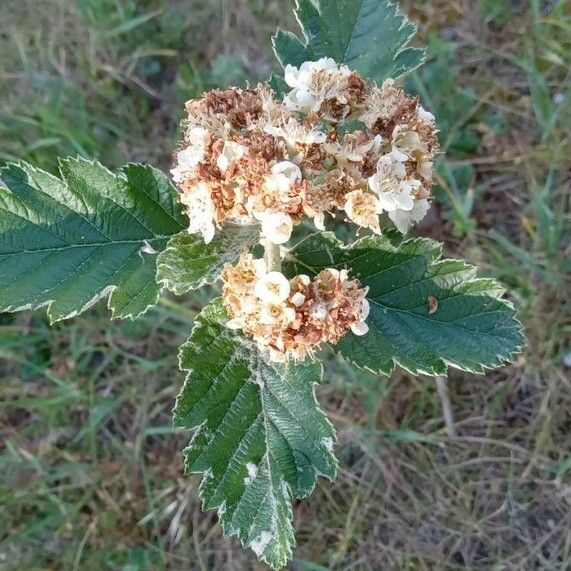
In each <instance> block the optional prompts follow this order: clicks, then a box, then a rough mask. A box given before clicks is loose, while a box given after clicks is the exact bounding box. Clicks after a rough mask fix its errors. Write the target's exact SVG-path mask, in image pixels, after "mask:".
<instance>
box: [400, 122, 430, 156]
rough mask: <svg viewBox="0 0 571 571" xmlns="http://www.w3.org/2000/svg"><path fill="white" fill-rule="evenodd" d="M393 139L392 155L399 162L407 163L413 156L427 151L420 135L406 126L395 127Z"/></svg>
mask: <svg viewBox="0 0 571 571" xmlns="http://www.w3.org/2000/svg"><path fill="white" fill-rule="evenodd" d="M392 139H393V151H392V155H393V157H394V158H395V160H397V161H401V162H405V161H407V160H408V159H409V158H410V157H411V156H412V155H415V154H419V153H424V152H425V151H426V145H425V144H424V143H423V142H422V140H421V139H420V135H419V134H418V133H417V132H416V131H411V130H410V129H409V128H408V127H406V126H404V125H397V126H396V127H395V130H394V131H393V136H392Z"/></svg>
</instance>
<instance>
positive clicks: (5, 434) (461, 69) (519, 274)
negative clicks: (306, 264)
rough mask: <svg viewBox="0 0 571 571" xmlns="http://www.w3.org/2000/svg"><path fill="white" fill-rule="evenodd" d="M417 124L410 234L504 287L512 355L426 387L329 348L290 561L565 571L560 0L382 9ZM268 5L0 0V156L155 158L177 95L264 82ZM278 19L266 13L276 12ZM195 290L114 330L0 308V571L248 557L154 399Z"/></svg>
mask: <svg viewBox="0 0 571 571" xmlns="http://www.w3.org/2000/svg"><path fill="white" fill-rule="evenodd" d="M405 4H408V7H409V8H410V9H411V14H412V16H413V17H414V18H415V19H417V20H418V21H419V22H420V23H421V30H420V41H423V42H427V43H428V45H429V47H430V49H429V61H428V63H427V65H426V66H425V68H423V70H421V71H420V72H419V73H418V74H416V75H415V76H413V77H412V78H410V81H409V85H410V88H411V89H414V90H415V91H417V92H418V93H419V94H421V96H422V97H423V98H424V99H425V100H426V103H427V106H428V107H430V108H431V109H432V110H434V111H435V112H436V114H437V115H438V121H439V125H440V126H441V128H442V133H441V137H442V144H443V146H444V148H446V150H447V154H446V159H445V160H442V161H441V165H440V167H439V173H440V175H439V177H440V178H439V183H440V184H439V190H438V198H439V206H438V208H437V209H434V215H433V216H432V217H430V218H429V219H427V221H426V222H425V224H423V226H422V227H421V228H419V232H420V233H421V234H423V235H429V236H433V237H436V238H437V239H440V240H443V241H444V243H445V246H446V250H447V253H448V254H449V255H451V256H463V257H466V258H468V259H469V260H470V261H471V262H473V263H475V264H477V265H478V266H480V267H481V268H482V271H483V273H485V274H487V275H490V276H494V277H497V278H499V279H501V280H502V281H503V282H504V283H505V284H506V286H507V288H508V292H509V293H508V295H509V297H510V298H511V299H513V301H514V302H515V303H516V305H517V306H518V308H520V311H521V316H522V320H523V322H524V326H525V329H526V333H527V336H528V340H529V347H528V349H527V351H526V352H525V354H524V355H522V356H521V357H520V358H519V359H518V361H517V362H516V363H515V364H514V365H512V366H510V367H505V368H504V369H502V370H499V371H494V372H490V373H488V374H487V375H486V376H484V377H480V376H474V375H469V374H465V373H461V372H457V371H453V372H452V373H451V374H450V378H449V389H450V393H451V395H450V396H451V402H452V406H453V413H454V418H455V424H456V431H457V436H456V437H453V438H452V437H449V436H448V435H447V433H446V430H445V427H444V421H443V418H442V411H441V407H440V401H439V399H438V396H437V392H436V387H435V384H434V382H433V381H432V380H431V379H428V378H411V377H410V376H409V375H407V374H406V373H404V372H397V373H395V375H394V376H393V378H391V379H390V380H388V379H383V378H378V377H375V376H373V375H364V374H357V373H355V372H354V371H353V370H352V369H350V368H348V367H345V366H344V365H343V364H340V363H339V362H337V361H335V360H334V359H333V358H330V359H329V360H328V361H327V364H326V373H327V374H326V376H325V378H326V382H325V383H324V385H323V386H322V387H321V389H320V391H319V399H320V402H321V403H322V404H323V406H324V407H325V408H326V410H327V412H328V414H329V415H330V417H331V418H332V419H333V421H334V422H335V424H336V427H337V429H338V431H339V445H338V446H337V453H338V455H339V457H340V460H341V468H340V474H339V478H338V480H337V481H336V482H335V483H333V484H331V483H327V482H320V484H319V485H318V488H317V490H316V493H315V494H314V496H312V498H311V499H309V500H307V501H304V502H300V503H299V504H297V505H296V507H295V518H296V520H295V521H296V527H297V537H298V543H299V547H298V549H297V551H296V554H295V555H296V558H295V560H294V562H293V563H292V566H291V568H292V569H298V570H303V571H315V570H323V569H335V570H337V569H339V570H340V569H343V570H345V569H347V570H348V569H365V570H369V569H370V570H378V569H383V570H385V569H387V570H390V569H403V570H413V569H414V570H416V569H439V570H440V569H510V570H511V569H514V570H515V569H556V570H566V569H569V568H570V567H571V535H570V534H569V529H570V525H571V436H570V433H571V380H570V374H569V373H570V368H569V367H568V366H565V360H566V359H567V360H568V359H569V355H570V352H571V316H570V314H569V301H570V291H571V283H570V282H571V280H570V279H569V276H570V272H571V265H570V263H569V260H570V259H571V256H570V254H571V243H570V228H571V214H570V212H571V210H570V204H569V200H570V198H569V197H570V192H569V191H570V184H571V182H570V175H571V166H570V165H571V162H570V159H569V157H570V156H571V144H570V127H569V126H570V125H571V88H570V86H571V79H570V72H569V69H571V41H570V39H569V38H570V37H571V34H570V31H571V2H569V0H559V1H556V0H554V1H550V2H539V0H530V1H529V2H511V1H507V0H501V1H496V2H489V1H487V0H479V1H477V2H476V1H469V0H460V1H452V0H437V1H435V2H429V1H428V0H426V1H424V0H422V1H420V2H414V3H413V2H408V3H407V2H405ZM289 6H290V3H289V2H287V1H286V0H279V1H278V0H274V1H272V2H269V3H268V2H263V1H262V0H250V1H246V0H240V1H236V2H228V1H226V0H219V1H216V2H211V1H207V0H184V1H183V0H175V1H172V2H166V0H144V1H140V2H134V1H129V0H102V1H99V0H97V1H95V0H77V2H71V1H70V0H34V1H32V0H4V1H3V2H2V4H1V5H0V160H11V159H16V158H23V159H26V160H30V161H32V162H34V163H36V164H38V165H41V166H44V167H46V168H49V169H53V168H54V166H55V165H56V158H57V156H60V155H66V154H77V153H79V154H83V155H85V156H95V157H98V158H100V159H101V160H102V161H104V162H105V163H106V164H109V165H111V166H113V165H118V164H121V163H124V162H126V161H129V160H145V161H146V160H148V161H151V162H153V163H154V164H157V165H159V166H162V167H164V168H167V167H168V164H169V161H170V153H171V149H172V147H173V141H175V140H176V132H177V123H178V120H179V118H180V115H181V110H182V103H183V101H184V100H186V99H188V98H191V97H193V96H195V95H196V94H198V93H199V92H201V91H202V90H203V89H208V88H210V87H212V86H214V85H220V84H222V85H223V84H233V83H242V82H244V81H246V80H248V79H250V80H256V78H264V77H267V75H268V72H269V69H270V68H271V66H272V65H273V62H272V59H271V55H270V54H269V50H268V45H269V44H268V41H267V40H268V38H269V35H270V34H271V32H272V30H273V29H274V27H275V26H276V25H277V24H281V25H282V26H284V27H288V26H289V27H291V26H292V25H293V24H292V19H291V15H290V14H289ZM286 8H287V9H286ZM207 295H208V294H207V293H205V294H201V296H202V297H201V296H194V297H191V298H188V299H186V300H183V303H182V304H179V303H178V302H176V303H175V302H173V301H172V300H170V299H165V300H164V301H163V302H162V303H161V304H160V305H159V306H158V307H157V308H155V309H154V310H153V311H152V312H150V313H149V314H148V315H147V316H145V317H144V318H143V319H142V320H141V321H139V322H136V323H131V322H128V321H125V322H114V323H111V324H110V323H109V321H108V316H107V313H106V311H105V310H104V309H103V308H101V307H99V308H96V309H93V310H91V311H90V312H89V313H88V314H86V315H84V316H82V317H80V318H76V319H73V320H71V321H69V322H67V323H64V324H59V325H57V326H55V327H52V328H50V327H48V326H47V325H46V321H45V319H44V318H43V316H42V315H41V314H35V315H33V314H30V313H23V314H18V315H15V316H8V315H6V316H0V378H1V381H0V569H2V570H4V569H6V570H12V569H14V570H16V569H17V570H18V571H20V570H36V569H81V570H91V569H93V570H99V569H125V570H129V571H135V570H150V569H173V570H178V569H180V570H182V569H197V570H207V569H208V570H209V569H235V570H243V569H262V568H263V566H261V565H259V564H258V563H256V562H255V560H254V558H253V556H252V555H251V554H250V553H247V552H243V551H241V550H240V549H239V546H238V543H237V541H236V540H235V539H231V540H227V539H224V538H223V537H222V535H221V531H220V528H219V526H218V525H217V523H216V517H215V515H214V514H213V513H211V512H209V513H202V512H201V511H200V509H199V503H198V501H197V495H196V486H197V480H196V479H193V478H191V479H188V478H185V477H183V476H182V455H181V450H182V448H183V447H184V445H185V443H186V441H187V439H188V435H185V434H181V433H178V432H174V431H173V429H172V428H171V425H170V410H171V408H172V404H173V400H174V397H175V395H176V393H177V391H178V389H179V387H180V384H181V377H180V374H179V373H177V371H176V353H177V347H178V345H179V344H180V343H181V342H182V341H183V340H184V339H185V338H186V337H187V336H188V332H189V330H190V328H191V327H192V321H193V317H194V315H195V314H196V311H197V310H198V308H199V307H200V306H201V305H202V303H203V301H204V299H205V298H206V297H207Z"/></svg>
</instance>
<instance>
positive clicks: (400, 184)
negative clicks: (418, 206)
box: [369, 174, 420, 214]
mask: <svg viewBox="0 0 571 571" xmlns="http://www.w3.org/2000/svg"><path fill="white" fill-rule="evenodd" d="M419 186H420V182H419V181H417V180H414V179H413V180H404V181H399V180H397V179H394V178H388V179H383V178H382V177H381V176H380V175H378V174H377V175H373V176H372V177H370V178H369V188H370V189H371V190H372V191H373V192H374V193H376V195H377V197H378V208H379V209H378V210H377V213H378V214H380V213H381V212H394V211H395V210H412V207H413V206H414V199H413V197H412V192H413V190H416V189H417V188H418V187H419Z"/></svg>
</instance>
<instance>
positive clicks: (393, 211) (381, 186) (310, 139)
mask: <svg viewBox="0 0 571 571" xmlns="http://www.w3.org/2000/svg"><path fill="white" fill-rule="evenodd" d="M285 79H286V82H287V84H288V85H289V86H290V87H291V90H290V92H289V93H287V94H286V96H285V98H284V100H283V101H279V100H278V99H277V98H276V97H275V95H274V93H273V92H272V90H271V89H270V88H269V86H267V85H263V84H261V85H258V86H257V87H255V88H249V89H226V90H214V91H210V92H208V93H206V94H205V95H204V96H203V97H202V98H201V99H198V100H194V101H189V102H188V103H187V104H186V110H187V112H188V117H187V119H186V121H185V123H184V138H183V141H182V142H181V145H180V148H179V150H178V151H177V152H176V154H175V165H174V167H173V169H172V171H171V172H172V176H173V180H174V181H175V183H176V184H177V185H178V187H179V189H180V193H181V198H180V200H181V203H182V204H183V205H184V207H185V210H186V213H187V215H188V217H189V221H190V222H189V232H192V233H200V234H202V236H203V237H204V239H205V241H207V242H208V241H210V240H212V239H213V237H214V234H215V231H216V227H219V226H221V225H222V224H224V223H225V222H227V221H232V222H235V223H239V224H252V223H259V224H260V225H261V229H262V237H263V238H264V239H265V240H269V241H271V242H273V243H275V244H284V243H285V242H287V241H288V240H289V238H290V236H291V233H292V230H293V227H294V226H295V225H296V224H298V223H299V222H300V221H301V219H302V217H303V216H308V217H310V218H313V220H314V222H315V225H316V227H317V228H319V229H323V228H324V220H325V214H326V213H327V212H330V213H332V214H333V213H335V212H336V211H344V212H345V214H346V216H347V218H348V220H350V221H351V222H354V223H355V224H357V225H359V226H362V227H365V228H369V229H371V230H372V231H373V232H376V233H380V232H381V228H380V225H379V219H378V216H379V214H381V213H383V212H386V213H387V214H388V216H389V218H390V219H391V220H392V221H393V223H394V224H395V225H396V226H397V228H398V229H399V230H400V231H401V232H403V233H404V232H406V231H407V230H408V228H409V226H410V225H411V224H412V223H414V222H417V221H419V220H421V219H422V218H423V216H424V215H425V214H426V212H427V210H428V208H429V205H430V203H429V199H430V191H431V187H432V177H433V161H434V157H435V155H436V153H437V152H438V143H437V140H436V129H435V124H434V117H433V116H432V115H431V114H430V113H428V112H426V111H425V110H424V109H423V108H422V107H421V106H420V103H419V100H418V98H417V97H409V96H407V95H406V93H405V92H404V91H403V90H402V89H401V88H400V87H398V86H397V85H396V84H395V82H394V81H392V80H388V81H386V82H385V83H384V84H383V85H382V86H381V87H378V86H377V85H375V84H367V83H366V82H365V81H364V80H363V79H362V78H361V77H359V75H358V74H357V73H356V72H354V71H351V70H350V69H349V68H348V67H347V66H345V65H339V64H336V63H335V62H334V61H333V60H332V59H330V58H322V59H320V60H318V61H315V62H305V63H303V64H302V65H301V66H300V67H299V68H296V67H293V66H291V65H289V66H287V67H286V71H285Z"/></svg>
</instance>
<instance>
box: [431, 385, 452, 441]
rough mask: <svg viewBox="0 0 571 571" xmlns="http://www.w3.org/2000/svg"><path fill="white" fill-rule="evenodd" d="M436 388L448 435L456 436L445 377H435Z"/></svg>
mask: <svg viewBox="0 0 571 571" xmlns="http://www.w3.org/2000/svg"><path fill="white" fill-rule="evenodd" d="M436 390H437V392H438V396H439V397H440V402H441V403H442V414H443V416H444V424H445V425H446V430H447V432H448V435H449V436H456V428H455V426H454V415H453V414H452V405H451V404H450V396H449V395H448V386H447V378H446V377H436Z"/></svg>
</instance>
